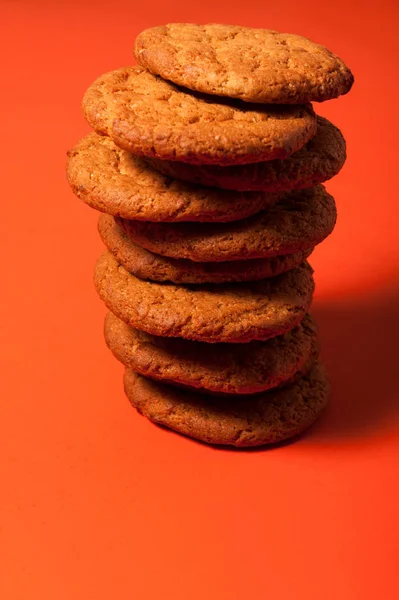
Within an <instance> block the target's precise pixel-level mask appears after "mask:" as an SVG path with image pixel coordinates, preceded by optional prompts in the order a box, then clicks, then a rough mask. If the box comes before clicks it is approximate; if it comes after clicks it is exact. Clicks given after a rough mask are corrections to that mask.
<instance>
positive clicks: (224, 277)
mask: <svg viewBox="0 0 399 600" xmlns="http://www.w3.org/2000/svg"><path fill="white" fill-rule="evenodd" d="M98 231H99V233H100V236H101V239H102V241H103V242H104V244H105V245H106V246H107V248H108V250H109V251H110V252H111V253H112V254H113V255H114V257H115V258H116V260H117V262H118V263H119V264H120V265H122V266H123V267H125V269H126V270H127V271H129V273H132V274H133V275H135V276H136V277H140V279H150V280H152V281H171V282H173V283H198V284H200V283H228V282H233V281H258V280H259V279H266V278H267V277H274V276H275V275H279V274H280V273H285V271H289V270H290V269H293V268H294V267H298V266H299V265H300V264H301V263H302V262H303V261H304V260H305V259H306V258H308V256H310V254H311V252H312V250H313V248H311V249H310V250H306V251H305V252H297V253H295V254H289V255H287V256H272V257H271V258H254V259H252V260H251V259H250V260H235V261H234V260H231V261H226V262H209V263H199V262H194V261H191V260H187V259H184V258H182V259H178V258H169V257H168V256H161V255H160V254H154V253H153V252H150V251H149V250H146V249H145V248H141V247H140V246H137V244H135V243H134V242H132V240H131V239H130V238H129V237H128V236H127V235H126V233H125V232H124V231H123V229H122V228H121V227H119V225H117V223H116V222H115V219H114V217H112V216H111V215H105V214H103V215H100V218H99V220H98Z"/></svg>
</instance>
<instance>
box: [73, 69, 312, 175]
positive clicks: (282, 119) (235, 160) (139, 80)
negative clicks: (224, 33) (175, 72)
mask: <svg viewBox="0 0 399 600" xmlns="http://www.w3.org/2000/svg"><path fill="white" fill-rule="evenodd" d="M83 111H84V114H85V117H86V119H87V121H88V123H89V124H90V125H91V127H93V129H94V131H96V132H97V133H98V134H101V135H108V136H109V137H110V138H111V139H112V140H113V141H114V142H115V144H116V145H117V146H119V147H120V148H123V149H124V150H127V151H129V152H132V153H133V154H136V155H139V156H149V157H155V158H160V159H162V160H179V161H183V162H188V163H193V164H221V165H235V164H243V163H253V162H258V161H264V160H271V159H274V158H286V157H287V156H289V155H290V154H292V153H293V152H296V151H297V150H299V149H300V148H302V146H303V145H304V144H306V142H307V141H308V140H309V139H310V138H311V137H313V136H314V135H315V133H316V129H317V122H316V115H315V114H314V112H313V109H312V107H311V105H310V104H307V105H297V106H262V105H249V104H246V103H244V102H240V101H237V100H236V101H234V100H231V99H221V98H215V97H214V96H199V95H198V94H197V95H196V94H193V93H190V92H185V91H183V90H181V89H180V88H178V87H176V86H175V85H174V84H173V83H169V82H168V81H164V80H163V79H161V78H160V77H157V76H155V75H152V74H151V73H149V72H148V71H146V70H144V69H142V68H141V67H128V68H123V69H119V70H117V71H112V72H110V73H106V74H105V75H101V77H99V78H98V79H97V80H96V81H95V82H94V83H93V84H92V85H91V86H90V87H89V89H88V90H87V92H86V94H85V96H84V99H83Z"/></svg>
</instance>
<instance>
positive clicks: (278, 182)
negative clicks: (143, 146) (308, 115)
mask: <svg viewBox="0 0 399 600" xmlns="http://www.w3.org/2000/svg"><path fill="white" fill-rule="evenodd" d="M147 160H148V162H149V164H150V165H151V166H152V167H154V168H155V169H157V170H158V171H160V172H161V173H164V174H165V175H169V176H170V177H175V178H177V179H180V180H182V181H189V182H191V183H197V184H200V185H208V186H212V187H217V188H221V189H225V190H241V191H248V190H263V191H267V192H276V191H277V192H281V191H288V190H299V189H303V188H307V187H312V186H313V185H316V184H318V183H323V181H328V180H329V179H331V178H332V177H334V176H335V175H337V173H339V171H340V170H341V168H342V167H343V165H344V163H345V160H346V143H345V139H344V137H343V135H342V133H341V132H340V130H339V129H338V128H337V127H335V125H333V124H332V123H330V121H328V120H327V119H324V118H323V117H317V133H316V135H315V136H314V137H312V139H311V140H309V142H307V144H305V146H303V148H301V149H300V150H298V152H294V154H291V156H289V157H288V158H286V159H285V160H279V159H275V160H269V161H267V162H258V163H252V164H249V165H236V166H234V167H220V166H219V165H190V164H188V163H182V162H177V161H172V160H170V161H169V160H158V159H156V158H148V159H147Z"/></svg>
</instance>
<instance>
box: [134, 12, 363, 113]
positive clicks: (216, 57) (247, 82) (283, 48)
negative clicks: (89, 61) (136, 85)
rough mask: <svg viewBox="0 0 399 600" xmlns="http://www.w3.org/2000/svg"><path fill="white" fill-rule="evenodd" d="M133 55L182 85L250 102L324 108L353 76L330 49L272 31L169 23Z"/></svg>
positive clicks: (149, 33) (147, 34)
mask: <svg viewBox="0 0 399 600" xmlns="http://www.w3.org/2000/svg"><path fill="white" fill-rule="evenodd" d="M134 54H135V56H136V59H137V61H138V62H139V63H140V64H141V65H143V66H144V67H146V68H147V69H149V70H150V71H151V72H152V73H156V74H157V75H161V77H163V78H165V79H168V80H170V81H173V82H174V83H176V84H178V85H181V86H185V87H187V88H190V89H192V90H196V91H198V92H203V93H206V94H216V95H218V96H229V97H232V98H240V99H241V100H245V101H247V102H261V103H277V104H291V103H292V104H303V103H306V102H314V101H317V102H322V101H324V100H330V99H331V98H336V97H337V96H340V95H341V94H346V93H347V92H349V90H350V89H351V87H352V84H353V75H352V73H351V71H350V70H349V69H348V67H347V66H346V65H345V64H344V62H343V61H342V60H341V59H340V58H339V57H338V56H336V55H335V54H333V53H332V52H330V51H329V50H328V49H327V48H325V47H324V46H321V45H320V44H316V43H314V42H312V41H311V40H308V39H307V38H304V37H302V36H300V35H295V34H290V33H279V32H278V31H274V30H272V29H253V28H251V27H240V26H237V25H217V24H208V25H196V24H191V23H170V24H168V25H165V26H161V27H152V28H150V29H146V30H144V31H142V32H141V33H140V34H139V35H138V37H137V39H136V43H135V49H134Z"/></svg>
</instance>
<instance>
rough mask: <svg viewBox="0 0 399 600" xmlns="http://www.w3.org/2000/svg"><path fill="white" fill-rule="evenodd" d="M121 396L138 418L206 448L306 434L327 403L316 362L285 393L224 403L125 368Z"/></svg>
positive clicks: (324, 382) (323, 377) (256, 443)
mask: <svg viewBox="0 0 399 600" xmlns="http://www.w3.org/2000/svg"><path fill="white" fill-rule="evenodd" d="M124 386H125V392H126V395H127V397H128V399H129V400H130V402H131V404H132V405H133V406H134V408H136V409H137V411H138V412H139V413H141V414H142V415H144V416H145V417H147V418H148V419H150V420H151V421H153V422H154V423H157V424H159V425H164V426H166V427H168V428H170V429H173V430H175V431H177V432H179V433H181V434H184V435H187V436H189V437H192V438H195V439H197V440H201V441H203V442H207V443H208V444H216V445H227V446H235V447H253V446H262V445H266V444H276V443H278V442H282V441H284V440H287V439H289V438H294V437H296V436H297V435H299V434H301V433H303V432H304V431H305V430H306V429H308V428H309V427H310V426H311V425H312V424H313V423H314V422H315V421H316V420H317V418H318V417H319V415H320V414H321V413H322V411H323V409H324V408H325V406H326V405H327V403H328V398H329V392H330V388H329V382H328V378H327V375H326V372H325V370H324V367H323V365H322V364H321V363H320V362H319V361H317V362H315V363H314V365H313V367H312V369H311V370H310V372H309V373H308V374H307V375H305V376H303V377H302V378H301V379H299V380H298V381H297V382H295V383H293V384H291V385H289V386H286V387H284V388H278V389H273V390H270V391H268V392H264V393H261V394H255V395H251V396H241V397H239V398H237V397H236V398H234V399H233V398H227V397H225V396H219V397H218V396H206V395H204V394H201V393H199V392H194V391H191V390H181V389H178V388H175V387H172V386H168V385H166V384H164V383H160V382H157V381H153V380H150V379H147V378H146V377H143V376H142V375H138V374H137V373H135V372H134V371H133V370H131V369H126V371H125V377H124Z"/></svg>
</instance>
